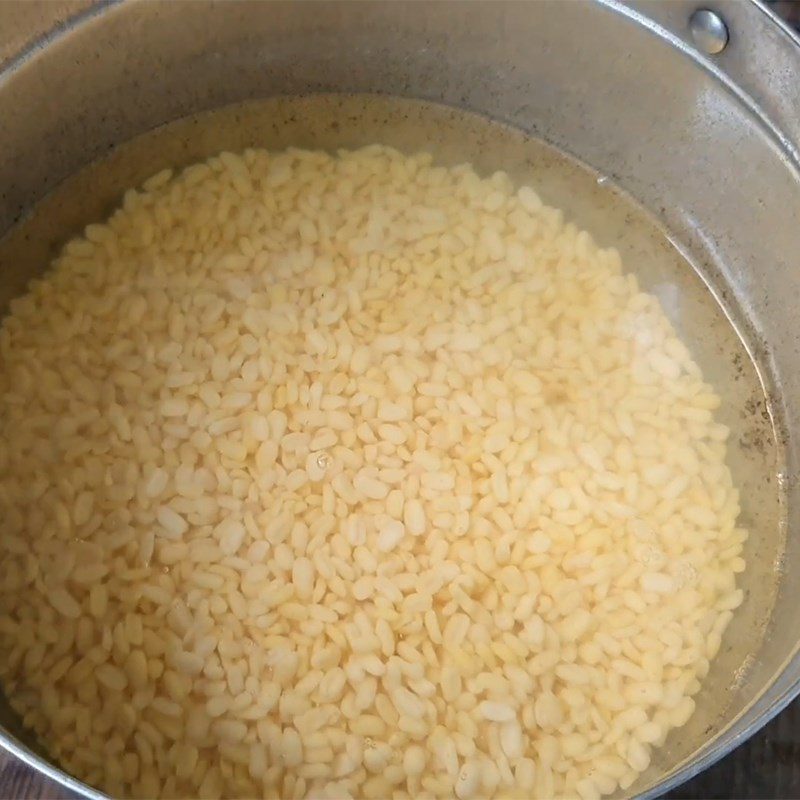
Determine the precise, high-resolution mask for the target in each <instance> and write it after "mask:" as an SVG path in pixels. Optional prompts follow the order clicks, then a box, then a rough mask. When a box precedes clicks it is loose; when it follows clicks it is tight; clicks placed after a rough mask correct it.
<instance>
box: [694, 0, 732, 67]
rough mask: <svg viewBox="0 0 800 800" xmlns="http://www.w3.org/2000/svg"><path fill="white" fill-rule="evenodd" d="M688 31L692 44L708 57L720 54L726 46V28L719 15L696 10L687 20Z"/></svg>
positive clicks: (701, 9)
mask: <svg viewBox="0 0 800 800" xmlns="http://www.w3.org/2000/svg"><path fill="white" fill-rule="evenodd" d="M689 30H690V31H691V32H692V39H694V43H695V44H696V45H697V46H698V47H699V48H700V49H701V50H703V51H705V52H706V53H708V54H709V55H710V56H715V55H717V53H721V52H722V51H723V50H724V49H725V46H726V45H727V44H728V26H727V25H726V24H725V23H724V22H723V21H722V17H720V15H719V14H715V13H714V12H713V11H709V10H708V9H707V8H698V9H697V11H695V12H694V13H693V14H692V16H691V17H690V18H689Z"/></svg>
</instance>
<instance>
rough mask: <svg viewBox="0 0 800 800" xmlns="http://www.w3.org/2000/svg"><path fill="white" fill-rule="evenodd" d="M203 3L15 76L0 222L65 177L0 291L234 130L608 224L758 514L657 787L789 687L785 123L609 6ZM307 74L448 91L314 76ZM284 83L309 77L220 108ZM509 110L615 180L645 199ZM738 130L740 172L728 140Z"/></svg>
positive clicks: (39, 55) (799, 233) (789, 207)
mask: <svg viewBox="0 0 800 800" xmlns="http://www.w3.org/2000/svg"><path fill="white" fill-rule="evenodd" d="M196 9H197V10H196V13H195V14H193V15H192V16H191V17H187V16H185V15H184V14H182V13H181V12H180V10H179V6H178V5H176V4H160V3H153V4H146V5H145V4H141V5H139V4H134V5H133V8H131V7H130V6H127V5H126V6H120V7H113V8H110V9H107V10H105V11H104V12H103V13H102V14H98V15H96V16H94V17H91V18H90V19H87V20H86V21H85V23H84V24H83V25H81V26H79V27H78V28H77V29H76V30H75V31H74V32H72V33H70V35H69V36H68V37H63V38H62V39H59V40H57V41H55V42H53V43H51V44H50V45H49V46H48V47H47V48H46V49H45V50H42V51H40V52H34V53H33V54H32V55H31V57H30V58H29V59H28V61H26V62H25V63H22V64H20V65H19V66H18V69H17V70H16V72H15V73H14V74H13V75H12V80H11V81H10V82H9V83H8V85H6V86H5V87H3V88H2V89H1V90H0V120H2V122H0V145H2V146H3V148H4V151H5V152H14V153H15V154H16V158H15V159H13V160H12V159H8V160H6V163H5V164H4V165H2V166H0V179H2V180H4V181H5V186H6V191H5V193H4V196H3V198H2V203H0V230H2V229H5V228H7V227H9V225H10V224H11V223H12V222H13V221H14V220H16V219H18V218H19V217H20V216H23V215H24V213H25V212H26V211H27V210H28V209H30V208H31V206H32V204H33V202H34V201H35V200H37V199H40V198H42V196H43V195H44V193H45V192H46V191H48V190H52V189H53V187H54V186H56V185H57V184H59V186H58V188H57V189H56V190H55V191H53V192H52V193H51V194H50V195H49V196H47V197H45V199H44V200H42V201H41V202H40V203H39V205H38V206H37V208H36V211H35V212H34V213H33V215H31V216H29V217H27V218H26V219H25V220H24V221H23V222H22V223H21V224H19V225H17V226H16V227H14V228H12V229H11V231H10V233H9V234H8V236H7V237H6V238H5V239H4V240H3V242H2V243H1V244H0V274H1V275H2V285H1V286H0V305H1V306H2V307H5V306H6V304H7V302H8V300H9V299H10V298H12V297H13V296H16V295H18V294H19V293H21V292H22V291H23V290H24V286H25V284H26V283H27V281H28V280H29V279H30V277H32V276H34V275H36V274H38V273H40V272H41V270H42V269H44V268H45V267H46V265H47V263H48V262H49V260H50V259H51V258H52V256H53V255H54V254H55V252H57V249H58V248H59V247H60V245H61V244H63V242H64V241H65V240H66V239H67V238H69V236H71V235H73V234H74V233H76V232H78V231H79V230H80V229H81V228H82V227H83V225H85V224H86V223H88V222H90V221H95V220H98V219H101V218H103V217H104V216H106V215H107V214H108V213H109V212H110V211H111V210H112V209H113V208H114V206H115V205H116V204H117V203H118V201H119V198H120V193H121V191H123V190H124V189H125V188H127V187H129V186H132V185H135V184H136V183H138V182H140V181H141V180H143V179H144V178H146V177H147V176H149V175H150V174H152V173H154V172H156V171H157V170H158V169H160V168H161V167H163V166H168V165H169V166H174V165H181V164H186V163H190V162H192V161H194V160H197V159H198V158H203V157H205V156H207V155H209V154H211V153H214V152H217V151H219V150H221V149H231V150H240V149H242V148H244V147H246V146H253V145H257V146H265V147H269V148H281V147H285V146H288V145H298V146H307V147H325V148H335V147H339V146H356V145H360V144H365V143H369V142H373V141H381V142H385V143H388V144H393V145H395V146H398V147H400V148H401V149H404V150H415V149H425V150H432V151H433V152H434V153H435V155H436V156H437V158H440V159H441V160H444V161H446V162H457V161H472V162H473V163H474V164H475V165H476V166H477V167H478V168H479V169H480V170H481V171H482V172H491V171H493V170H494V169H505V170H506V171H508V172H509V173H511V174H512V176H513V177H515V178H516V179H518V180H521V181H525V182H531V183H534V184H536V185H538V186H539V187H540V188H541V194H542V196H543V198H544V199H545V200H546V201H547V202H549V203H551V204H553V205H556V206H559V207H562V208H564V209H565V210H566V211H567V212H568V215H569V216H570V217H571V218H572V219H574V220H575V221H576V222H577V223H578V224H579V225H581V226H583V227H585V228H587V229H588V230H590V231H591V232H592V233H593V234H594V235H595V237H596V238H597V239H598V241H599V242H601V243H602V244H605V245H614V246H617V247H619V249H620V250H621V251H622V254H623V260H624V262H625V265H626V268H627V269H628V270H630V271H633V272H635V273H636V274H637V275H639V276H640V278H641V280H642V283H643V284H644V286H645V287H647V288H648V289H649V290H651V291H654V292H655V293H656V294H658V295H659V297H660V299H661V300H662V303H663V304H664V306H665V308H666V310H667V312H668V314H669V315H670V316H671V319H672V321H673V323H674V324H675V326H676V328H677V329H678V331H679V332H680V333H681V335H682V337H683V338H684V341H686V343H687V344H688V345H689V346H690V349H691V350H692V352H693V355H694V357H695V358H696V359H697V361H698V362H699V363H700V365H701V367H702V368H703V370H704V374H705V375H706V376H707V378H708V379H709V380H710V381H711V382H712V383H713V384H714V385H715V387H716V388H717V390H718V391H719V392H720V393H722V394H723V396H724V398H725V404H724V407H723V409H722V411H721V419H722V421H724V422H725V423H726V424H728V425H729V426H730V427H731V429H732V430H733V431H734V441H733V447H732V450H733V452H732V456H731V467H732V469H733V470H734V475H735V479H736V482H737V484H738V485H739V486H740V487H741V488H742V494H743V507H744V513H743V519H742V523H743V525H745V526H746V527H748V528H750V529H751V531H752V534H751V538H750V540H749V542H748V544H747V546H746V548H747V549H746V552H745V557H746V558H747V561H748V571H747V572H746V573H745V574H744V576H743V580H742V583H743V585H745V586H747V587H750V591H749V592H748V599H747V601H746V603H745V605H744V606H743V607H742V608H741V609H740V610H739V612H738V613H737V616H736V618H735V620H734V622H733V623H732V625H731V627H730V628H729V631H728V634H727V635H726V642H725V645H724V646H723V650H722V652H721V654H720V656H719V658H718V659H717V661H716V662H715V664H714V666H713V668H712V672H711V673H710V675H709V677H708V678H707V680H706V683H705V686H704V690H703V694H702V695H701V696H700V698H698V712H697V713H696V715H695V716H694V717H693V719H692V720H691V721H690V723H689V724H688V725H687V726H686V727H685V728H683V729H681V730H680V731H678V732H676V733H675V734H674V735H673V736H671V737H670V739H669V740H668V743H667V745H666V746H665V747H664V748H663V749H662V750H661V751H660V752H659V754H658V756H657V758H656V759H655V761H654V763H653V765H652V766H651V768H650V769H649V771H648V772H647V773H646V774H645V775H644V776H643V778H642V780H641V781H640V782H639V784H637V785H636V786H635V787H633V790H632V791H647V790H648V789H649V788H651V787H652V786H653V785H654V784H656V783H657V782H658V781H659V780H661V779H662V778H663V777H664V774H665V773H671V772H673V771H675V770H676V769H678V768H679V767H680V765H681V764H682V763H684V762H685V761H686V760H687V759H689V758H691V757H693V756H695V755H696V754H697V752H698V750H700V749H703V748H705V749H708V748H709V746H711V747H713V744H712V745H709V744H708V743H709V742H710V741H712V740H713V739H714V737H715V736H717V734H719V733H720V732H721V731H723V730H724V729H726V728H727V727H729V726H730V725H731V723H734V722H735V721H736V720H737V719H738V722H736V723H735V726H734V728H733V729H732V733H731V735H734V734H736V732H738V731H740V730H743V729H744V728H746V727H747V725H748V724H749V723H750V722H751V721H752V720H753V719H755V718H756V717H758V716H759V715H760V714H763V713H765V712H766V711H767V710H768V709H769V708H770V707H771V706H773V705H774V704H775V702H776V701H778V700H779V699H780V697H781V694H782V693H783V692H785V691H787V690H788V689H789V688H790V686H791V684H792V682H793V676H794V675H796V672H797V669H796V667H794V666H792V665H790V668H789V669H787V670H785V671H784V672H783V675H782V677H780V678H778V679H777V681H775V678H776V676H778V674H779V673H780V672H781V669H782V668H783V667H784V666H785V664H786V663H787V661H788V660H789V659H790V658H791V657H792V655H793V653H794V652H795V650H796V645H797V636H796V633H795V631H796V630H797V629H798V628H797V622H798V614H799V613H800V612H798V610H797V608H796V604H795V603H794V602H793V601H792V597H793V593H794V591H795V590H796V588H797V584H798V581H800V576H798V575H795V574H793V573H792V571H791V570H787V569H786V568H785V565H786V564H792V563H794V562H795V560H796V559H797V558H800V554H798V553H797V552H796V549H797V547H798V545H797V543H796V542H793V541H792V540H791V539H790V540H789V541H788V542H787V543H786V547H784V541H783V534H784V531H785V529H786V525H787V522H788V523H789V524H790V523H791V521H792V517H793V516H795V515H796V510H795V509H796V505H795V503H796V498H795V493H796V485H795V477H796V476H795V470H796V461H797V459H796V442H795V439H794V438H793V437H792V436H790V435H789V431H792V430H796V429H797V427H796V426H797V424H798V422H799V421H800V420H798V419H796V418H795V416H794V415H796V414H797V409H792V408H791V407H788V406H786V405H784V403H783V400H782V398H784V397H790V396H792V394H793V393H794V396H797V392H798V389H800V386H799V385H798V381H799V380H800V379H799V378H798V375H800V370H797V368H796V367H797V352H798V351H797V346H798V339H797V333H796V331H795V329H794V327H789V326H787V324H785V323H786V322H788V321H790V320H791V319H792V316H793V305H794V303H793V302H792V300H791V298H796V297H797V296H800V275H798V273H797V270H796V269H792V264H791V263H790V254H791V253H792V252H794V253H797V252H798V251H800V230H798V226H797V225H796V220H797V218H798V213H799V212H800V209H798V201H797V197H798V192H797V176H796V174H795V173H794V172H793V171H792V169H791V167H790V165H789V164H788V163H787V160H786V158H785V156H784V154H783V153H782V152H781V151H780V149H779V148H778V147H777V146H776V144H775V142H774V141H773V140H772V139H770V137H769V136H767V135H766V134H765V132H764V131H763V129H762V128H761V127H760V126H759V125H758V123H757V121H754V120H753V119H752V118H751V116H750V115H749V112H748V111H747V110H746V109H745V108H744V107H743V106H742V104H741V103H740V102H739V101H738V100H737V99H736V98H735V97H733V96H732V95H731V94H730V93H729V92H726V91H725V90H724V89H723V88H722V87H721V86H720V85H719V84H718V82H716V81H715V80H714V79H713V77H712V76H710V75H708V74H707V73H704V72H703V71H702V70H700V69H698V67H697V65H696V64H695V63H694V62H692V61H691V60H690V59H689V58H687V57H685V56H684V55H679V54H678V53H676V52H675V51H674V49H673V48H671V47H670V46H668V45H667V44H666V43H665V42H663V41H661V40H659V39H657V38H656V37H654V36H653V35H652V34H651V33H648V32H645V31H643V30H640V29H637V28H636V27H635V26H634V25H633V23H632V22H631V21H630V20H628V19H624V18H622V17H621V16H620V15H618V14H616V13H614V12H613V11H612V10H609V9H608V8H606V7H603V6H601V5H596V6H595V5H591V4H583V3H569V4H563V3H561V4H550V3H538V4H509V5H505V4H502V5H498V4H492V9H489V7H488V6H487V5H485V4H483V3H474V4H461V5H460V6H458V12H457V13H453V12H452V10H451V9H452V7H446V6H445V5H437V4H425V5H424V6H419V5H416V4H413V6H410V5H405V4H403V3H395V4H380V8H379V7H378V6H377V5H360V9H361V10H359V11H358V12H356V10H355V6H350V5H349V4H341V5H340V4H337V3H325V4H320V5H318V6H316V11H317V13H315V14H313V15H311V14H303V13H302V12H300V11H298V10H296V7H294V6H293V5H292V4H289V5H285V4H262V5H258V4H252V5H251V4H247V5H240V4H229V5H228V9H226V11H225V13H222V12H221V11H220V10H219V7H216V6H213V5H206V4H197V6H196ZM578 28H580V29H583V30H591V31H592V37H593V38H592V42H591V47H587V46H586V41H585V40H584V39H582V38H581V37H575V36H574V35H573V32H574V30H576V29H578ZM178 31H179V32H180V33H179V34H177V35H176V32H178ZM212 31H213V37H211V32H212ZM130 37H134V38H135V41H136V42H137V43H140V44H141V47H140V48H136V53H137V54H136V55H135V56H134V55H131V54H130V52H132V50H133V49H131V51H128V50H127V49H126V50H125V52H122V49H120V48H119V47H118V46H116V45H115V44H114V43H115V42H118V41H120V40H121V38H124V39H130ZM209 37H211V38H209ZM211 40H213V41H214V42H215V45H214V48H213V49H212V50H209V48H208V46H207V43H208V42H209V41H211ZM340 42H345V43H346V46H339V43H340ZM67 65H69V66H67ZM60 76H63V77H60ZM316 90H322V91H326V92H330V91H338V92H342V91H344V92H351V91H367V92H382V93H387V94H394V95H400V96H410V97H420V98H427V99H432V100H436V101H440V102H443V103H446V104H447V106H449V107H447V106H432V105H426V104H421V103H418V102H401V101H397V100H386V99H383V100H381V99H379V98H375V97H373V98H372V99H369V100H365V99H364V98H363V97H358V96H348V95H341V94H339V95H328V96H327V97H322V96H317V95H308V92H309V91H312V92H313V91H316ZM287 93H288V94H289V95H294V96H293V97H284V98H279V97H276V98H274V99H272V100H268V101H252V102H245V103H244V104H241V105H229V104H230V103H233V102H238V101H249V100H250V98H258V97H268V96H275V95H285V94H287ZM54 96H58V97H60V98H61V99H60V101H59V102H58V103H54V102H53V100H52V98H53V97H54ZM631 97H636V98H637V102H635V103H631V102H630V98H631ZM220 106H225V107H224V108H222V109H221V110H218V111H213V112H209V113H200V114H199V115H197V112H205V111H207V110H208V109H213V108H217V107H220ZM456 106H458V107H464V108H469V109H472V110H473V111H477V112H480V114H482V115H486V117H491V118H494V119H499V120H503V121H506V122H510V123H513V126H514V127H505V126H499V125H497V124H489V123H487V122H486V121H485V120H484V118H483V117H479V116H473V115H465V114H463V113H460V112H457V111H455V110H454V108H453V107H456ZM12 108H13V109H14V113H13V114H11V113H7V112H8V111H9V110H10V109H12ZM187 115H189V116H187ZM177 117H182V119H180V120H179V121H177V122H172V123H170V124H169V125H166V126H163V127H157V126H160V125H162V124H163V123H166V122H169V121H170V120H173V119H175V118H177ZM518 129H519V130H524V131H528V132H531V133H535V134H538V136H539V137H541V138H542V139H545V140H547V141H549V142H551V143H552V144H554V145H557V146H558V147H559V148H560V149H561V150H562V151H566V152H569V153H572V154H574V155H576V156H578V157H579V158H580V159H581V161H583V162H584V163H588V164H590V165H591V166H592V167H594V168H595V169H596V170H600V171H601V173H602V175H609V176H611V177H612V178H613V183H616V184H617V185H618V186H620V187H622V188H623V189H624V190H626V191H627V192H628V193H629V194H630V195H632V196H633V197H635V198H636V200H637V201H639V202H640V203H641V205H640V206H634V205H633V204H632V202H631V201H630V200H629V199H628V198H627V197H626V196H625V195H623V194H622V193H620V192H618V191H616V190H614V189H612V188H611V186H610V184H604V185H600V184H598V182H597V177H598V174H599V173H597V172H592V171H591V170H588V169H586V168H583V167H580V166H578V164H577V162H575V161H572V160H570V159H568V158H565V157H564V156H562V155H560V154H559V152H558V151H557V150H555V149H553V148H551V147H548V146H545V145H543V144H542V143H541V142H540V141H538V140H532V139H530V138H528V137H527V136H525V135H523V134H521V133H520V132H518ZM148 130H149V131H150V132H149V133H146V134H145V135H143V136H138V138H134V137H137V135H139V134H142V133H143V132H144V131H148ZM34 131H35V132H36V135H33V133H34ZM127 140H131V141H130V142H129V143H128V144H125V145H124V146H121V147H119V148H118V149H117V150H115V151H114V152H112V153H111V154H110V155H108V156H107V157H105V158H103V159H102V160H101V161H99V162H96V163H94V164H92V165H91V166H89V167H88V168H86V169H84V170H80V169H79V168H81V167H84V166H85V165H86V164H87V162H89V161H90V160H93V159H95V158H96V157H97V156H100V155H104V154H106V153H107V152H108V150H109V148H110V147H111V146H112V145H116V144H119V143H120V142H124V141H127ZM733 147H737V148H739V154H740V155H739V160H737V164H736V171H735V172H733V171H731V170H730V161H729V159H728V158H727V157H726V155H727V154H726V151H727V152H729V151H730V150H731V149H732V148H733ZM12 161H13V163H12ZM687 164H690V165H691V169H688V170H687ZM69 175H72V176H73V177H70V178H68V180H66V181H65V182H62V181H63V180H64V179H65V178H67V176H69ZM793 221H794V224H792V222H793ZM621 234H622V235H621ZM668 238H669V239H671V240H672V241H673V242H674V246H673V245H670V244H669V242H668ZM681 253H683V255H681ZM700 276H702V277H700ZM795 327H796V326H795ZM737 331H738V332H737ZM749 354H752V355H753V356H754V359H755V363H754V361H753V359H751V357H750V355H749ZM756 365H757V366H756ZM765 391H766V394H765ZM773 423H775V424H776V426H777V436H776V437H774V436H773ZM778 476H780V480H778ZM769 687H772V688H771V689H770V690H769V691H768V688H769ZM765 693H766V694H765ZM717 738H719V737H718V736H717Z"/></svg>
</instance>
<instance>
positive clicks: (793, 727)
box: [0, 0, 800, 800]
mask: <svg viewBox="0 0 800 800" xmlns="http://www.w3.org/2000/svg"><path fill="white" fill-rule="evenodd" d="M0 2H3V0H0ZM85 5H86V0H72V1H71V2H70V0H67V1H66V2H60V3H59V2H52V0H51V2H45V3H42V2H31V3H24V4H23V3H19V4H18V5H17V4H14V3H12V6H13V7H14V8H13V10H14V13H17V12H19V15H20V16H21V15H22V14H23V11H24V12H26V13H25V16H26V17H28V18H29V19H30V15H31V12H33V13H34V15H35V16H36V17H39V21H40V22H42V21H43V20H42V18H43V17H48V16H50V17H56V16H62V15H65V14H64V12H65V11H69V12H74V10H75V9H76V8H81V7H85ZM770 5H771V6H772V8H773V10H775V11H776V12H778V13H779V14H781V15H782V16H784V17H785V18H786V19H787V20H789V21H790V22H791V23H793V24H794V25H795V26H796V27H797V28H798V29H800V0H776V1H775V2H772V3H771V4H770ZM5 9H6V11H8V10H9V6H8V5H6V6H5ZM33 27H39V26H36V25H34V26H33ZM6 34H7V32H6ZM0 37H2V34H0ZM2 38H3V39H4V41H2V42H0V57H2V56H4V55H6V54H7V53H8V52H9V51H13V45H14V40H13V36H12V37H10V41H9V37H8V34H7V35H6V36H5V37H2ZM2 45H4V46H2ZM71 798H72V795H71V794H70V793H68V792H66V791H65V790H64V789H62V788H61V787H60V786H58V784H56V783H54V782H53V781H50V780H48V779H47V778H44V777H42V776H41V775H39V774H38V773H36V772H35V771H34V770H32V769H30V768H28V767H26V766H25V764H23V763H22V762H21V761H18V760H17V759H15V758H14V757H13V756H9V755H7V754H5V753H4V752H3V751H1V750H0V800H71ZM669 798H671V799H672V800H797V799H798V798H800V701H797V702H795V703H793V704H792V705H791V706H789V708H787V709H786V710H785V711H784V712H783V713H782V714H780V715H778V717H777V718H776V719H774V720H773V721H772V722H771V723H770V724H769V725H767V726H766V727H765V728H764V729H763V730H762V731H761V732H759V733H758V734H756V735H755V736H754V737H753V738H751V739H750V740H749V741H748V742H746V743H745V744H743V745H742V746H741V747H739V748H738V749H737V750H735V751H734V752H733V753H731V754H730V755H729V756H727V758H724V759H723V760H722V761H720V762H719V763H718V764H715V765H714V766H713V767H711V768H710V769H708V770H706V771H705V772H704V773H702V774H701V775H698V776H697V777H696V778H694V779H692V780H691V781H688V782H687V783H685V784H683V786H680V787H678V788H677V789H675V790H674V791H672V792H670V794H669Z"/></svg>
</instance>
